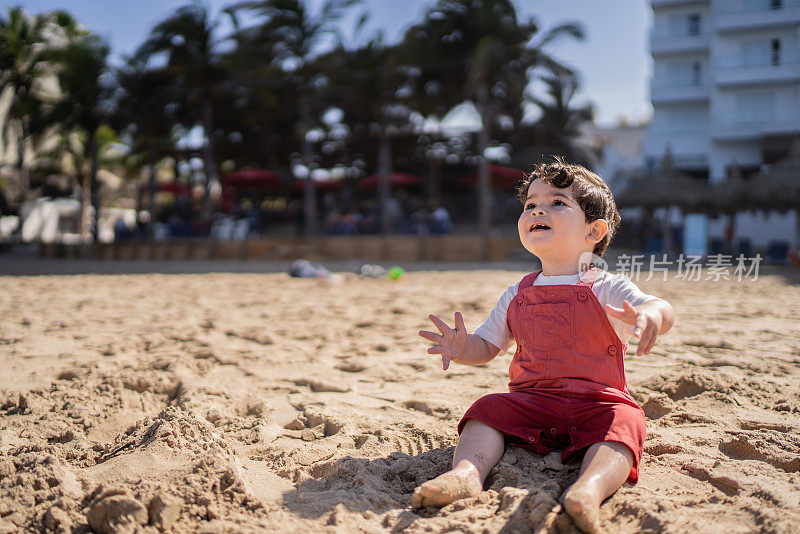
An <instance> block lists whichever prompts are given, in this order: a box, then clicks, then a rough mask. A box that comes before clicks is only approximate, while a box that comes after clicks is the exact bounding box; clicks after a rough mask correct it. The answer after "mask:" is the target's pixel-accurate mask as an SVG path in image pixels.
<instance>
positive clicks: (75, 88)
mask: <svg viewBox="0 0 800 534" xmlns="http://www.w3.org/2000/svg"><path fill="white" fill-rule="evenodd" d="M109 50H110V49H109V46H108V45H107V44H106V43H105V42H104V41H103V40H102V39H101V38H100V37H98V36H97V35H93V34H89V35H85V36H81V37H79V38H75V39H72V40H71V41H70V42H68V43H67V45H66V46H64V47H63V48H60V49H58V50H54V51H53V52H52V53H51V54H50V56H49V58H50V59H51V60H52V61H53V62H54V63H55V64H56V65H57V66H58V67H57V76H58V83H59V88H60V91H61V94H62V97H61V100H60V101H59V102H58V104H57V105H56V107H55V110H54V116H55V117H57V118H58V119H59V122H60V128H61V130H62V132H73V131H76V132H78V135H79V138H80V139H81V140H83V142H84V143H85V145H84V146H85V149H84V150H83V152H84V153H85V154H86V155H88V158H89V160H90V165H89V173H88V174H86V175H85V176H84V182H83V208H84V227H86V226H89V224H88V219H87V218H86V211H87V208H88V206H89V205H90V204H91V206H92V207H93V208H94V210H93V215H92V222H91V229H92V231H91V234H92V239H93V240H94V241H97V230H98V228H97V219H98V216H99V212H100V203H99V197H98V192H99V191H98V187H99V184H98V181H97V170H98V153H99V147H98V137H97V135H98V131H99V129H100V127H101V126H102V125H103V123H104V122H105V120H106V116H107V115H108V110H107V109H104V107H103V106H104V104H105V103H106V102H107V98H108V91H109V88H107V87H104V85H103V80H102V77H103V75H104V74H105V73H106V71H107V66H108V63H107V61H108V54H109ZM67 135H68V134H67Z"/></svg>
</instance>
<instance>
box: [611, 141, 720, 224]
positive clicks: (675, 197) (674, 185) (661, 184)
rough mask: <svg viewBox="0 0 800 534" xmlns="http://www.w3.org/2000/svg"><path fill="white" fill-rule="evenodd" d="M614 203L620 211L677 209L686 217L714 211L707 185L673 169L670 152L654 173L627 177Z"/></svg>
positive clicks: (709, 189) (714, 206)
mask: <svg viewBox="0 0 800 534" xmlns="http://www.w3.org/2000/svg"><path fill="white" fill-rule="evenodd" d="M616 201H617V204H618V205H619V206H620V207H623V208H624V207H634V206H641V207H644V208H651V209H652V208H662V207H669V206H678V207H679V208H681V209H683V211H684V212H688V213H692V212H694V213H698V212H699V213H703V212H712V211H716V205H715V203H714V195H713V191H712V189H711V188H710V187H709V186H708V184H707V183H705V182H703V181H701V180H697V179H696V178H693V177H692V176H689V175H688V174H685V173H682V172H680V171H678V170H676V169H674V168H673V167H672V155H671V153H670V152H669V150H668V151H667V152H666V153H665V154H664V158H663V159H662V161H661V166H660V168H659V169H658V170H656V171H655V172H652V173H636V174H632V175H628V176H627V180H626V185H625V188H624V189H623V190H622V191H621V192H619V193H618V194H617V195H616Z"/></svg>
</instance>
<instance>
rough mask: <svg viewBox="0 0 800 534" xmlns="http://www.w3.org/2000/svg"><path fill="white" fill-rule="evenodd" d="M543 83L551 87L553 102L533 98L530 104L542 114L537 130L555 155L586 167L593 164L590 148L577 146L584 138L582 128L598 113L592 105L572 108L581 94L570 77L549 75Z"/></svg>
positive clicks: (574, 79) (573, 78) (566, 75)
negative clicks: (578, 93)
mask: <svg viewBox="0 0 800 534" xmlns="http://www.w3.org/2000/svg"><path fill="white" fill-rule="evenodd" d="M542 81H543V82H544V83H545V85H546V86H547V96H548V97H549V98H548V99H544V98H541V97H538V96H531V97H530V101H531V102H533V103H534V104H536V106H537V107H538V108H539V110H540V111H541V113H542V115H541V117H540V118H539V120H538V122H537V125H536V127H537V129H539V130H541V131H542V133H543V134H544V135H545V137H546V138H547V139H548V145H549V146H550V149H551V151H552V152H553V153H554V154H562V155H565V156H566V157H567V159H568V160H569V161H574V162H577V163H582V164H584V165H586V164H589V163H591V160H592V159H593V158H592V154H591V153H590V151H589V150H588V149H587V148H585V147H582V146H580V145H579V144H577V143H576V139H577V138H578V137H579V136H580V134H581V126H582V125H583V124H585V123H586V122H591V121H592V120H593V119H594V109H593V108H592V106H591V105H590V104H585V105H583V106H581V107H573V106H572V105H571V103H572V99H573V97H574V96H575V92H576V91H577V90H578V80H577V78H576V77H575V76H573V75H569V74H559V75H555V74H549V75H545V76H542Z"/></svg>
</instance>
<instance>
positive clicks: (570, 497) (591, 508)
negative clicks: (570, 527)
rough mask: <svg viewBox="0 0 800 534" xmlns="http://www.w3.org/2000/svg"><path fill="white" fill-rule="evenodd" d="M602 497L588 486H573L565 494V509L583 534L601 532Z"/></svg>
mask: <svg viewBox="0 0 800 534" xmlns="http://www.w3.org/2000/svg"><path fill="white" fill-rule="evenodd" d="M600 502H601V500H600V496H599V495H597V494H596V493H595V492H593V491H591V490H590V489H589V488H587V487H586V486H576V485H575V484H573V485H572V486H571V487H570V488H569V489H568V490H567V491H566V493H564V508H565V509H566V510H567V513H568V514H569V515H570V517H572V520H573V521H575V524H576V525H578V528H579V529H581V530H582V531H583V532H588V533H590V534H597V533H599V532H601V530H600Z"/></svg>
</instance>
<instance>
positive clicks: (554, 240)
mask: <svg viewBox="0 0 800 534" xmlns="http://www.w3.org/2000/svg"><path fill="white" fill-rule="evenodd" d="M595 222H597V221H595ZM601 224H602V223H601ZM595 226H597V225H595V224H594V223H587V222H586V215H585V214H584V213H583V210H582V209H581V207H580V206H579V205H578V202H577V201H576V200H575V197H574V196H573V193H572V187H568V188H565V189H559V188H557V187H553V186H551V185H549V184H546V183H544V182H542V181H541V180H534V181H533V182H531V185H530V187H528V197H527V199H526V200H525V204H524V208H523V212H522V215H520V217H519V222H518V224H517V227H518V229H519V239H520V241H521V242H522V246H524V247H525V248H526V249H527V250H528V251H529V252H531V253H532V254H533V255H535V256H536V257H538V258H539V259H540V260H541V261H542V263H543V264H544V263H557V264H561V265H563V264H569V262H571V261H572V260H573V259H574V264H575V269H576V272H577V268H578V261H579V258H580V255H581V254H582V253H584V252H587V251H588V252H591V251H592V250H593V249H594V245H595V243H596V242H598V241H599V240H600V239H595V238H596V231H597V230H598V229H597V228H595ZM602 234H603V235H605V231H603V232H602ZM603 235H601V236H600V238H601V239H602V237H603Z"/></svg>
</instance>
